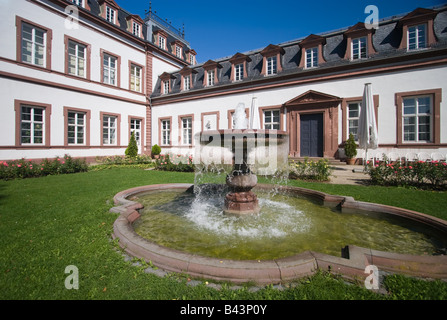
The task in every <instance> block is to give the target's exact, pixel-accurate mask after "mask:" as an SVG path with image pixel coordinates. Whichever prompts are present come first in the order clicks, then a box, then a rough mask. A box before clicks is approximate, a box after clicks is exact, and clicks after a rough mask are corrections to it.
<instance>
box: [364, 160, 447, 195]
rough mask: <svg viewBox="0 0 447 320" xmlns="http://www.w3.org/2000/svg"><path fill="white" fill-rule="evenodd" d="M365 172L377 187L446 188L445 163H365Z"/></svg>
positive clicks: (446, 164) (446, 166) (446, 174)
mask: <svg viewBox="0 0 447 320" xmlns="http://www.w3.org/2000/svg"><path fill="white" fill-rule="evenodd" d="M366 172H367V173H368V174H369V176H370V180H371V183H373V184H378V185H394V186H413V187H418V188H431V189H440V188H446V186H447V163H446V162H440V161H415V162H409V163H406V164H402V163H401V162H395V163H390V162H388V161H386V159H385V161H383V162H380V163H377V164H375V165H374V164H373V163H371V162H367V166H366Z"/></svg>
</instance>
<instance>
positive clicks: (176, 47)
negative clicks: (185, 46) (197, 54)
mask: <svg viewBox="0 0 447 320" xmlns="http://www.w3.org/2000/svg"><path fill="white" fill-rule="evenodd" d="M175 55H176V56H177V57H178V58H181V57H182V47H179V46H177V45H176V46H175Z"/></svg>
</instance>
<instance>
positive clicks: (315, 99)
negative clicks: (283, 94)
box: [284, 90, 342, 107]
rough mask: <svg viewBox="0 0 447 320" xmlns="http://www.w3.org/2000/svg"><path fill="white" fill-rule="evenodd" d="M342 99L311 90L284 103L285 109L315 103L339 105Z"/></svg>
mask: <svg viewBox="0 0 447 320" xmlns="http://www.w3.org/2000/svg"><path fill="white" fill-rule="evenodd" d="M341 100H342V99H341V98H340V97H336V96H333V95H330V94H326V93H322V92H318V91H314V90H309V91H307V92H305V93H303V94H301V95H299V96H297V97H295V98H293V99H291V100H289V101H287V102H286V103H284V106H285V107H289V106H298V105H304V104H314V103H330V104H333V103H337V104H338V103H339V102H340V101H341Z"/></svg>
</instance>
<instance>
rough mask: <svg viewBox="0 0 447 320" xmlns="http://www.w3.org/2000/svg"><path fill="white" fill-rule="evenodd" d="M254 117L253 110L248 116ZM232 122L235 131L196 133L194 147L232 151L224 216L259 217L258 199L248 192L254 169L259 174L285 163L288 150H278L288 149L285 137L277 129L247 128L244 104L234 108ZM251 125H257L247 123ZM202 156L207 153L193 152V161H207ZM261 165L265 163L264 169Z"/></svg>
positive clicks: (251, 185) (255, 178)
mask: <svg viewBox="0 0 447 320" xmlns="http://www.w3.org/2000/svg"><path fill="white" fill-rule="evenodd" d="M256 115H257V110H252V112H251V116H252V117H253V116H256ZM234 119H235V122H234V129H228V130H209V131H202V132H200V133H198V134H197V135H196V139H197V140H196V141H198V142H199V143H198V144H197V145H200V146H202V147H211V148H215V150H214V151H216V149H217V150H221V148H226V149H227V150H230V151H231V155H232V156H231V165H232V170H231V172H230V173H229V174H228V175H227V177H226V184H227V186H228V187H229V189H230V192H229V193H228V194H227V195H226V196H225V205H224V208H223V211H224V213H225V214H231V215H236V216H245V215H253V214H258V213H259V210H260V208H259V203H258V198H257V196H256V194H255V193H254V192H253V191H251V190H252V189H253V188H254V187H255V186H256V185H257V182H258V179H257V176H256V174H255V173H253V169H255V170H256V171H259V172H262V169H266V168H267V169H268V171H269V172H270V173H271V172H272V171H276V170H277V169H278V168H279V167H280V165H281V164H284V163H285V162H287V154H288V151H287V150H278V149H279V148H280V149H285V148H286V149H287V148H288V143H287V142H288V134H287V133H286V132H284V131H278V130H261V129H255V128H253V127H251V128H247V127H248V122H249V121H248V119H247V116H246V112H245V106H244V104H239V105H238V106H237V108H236V111H235V114H234ZM253 122H255V123H256V121H250V123H253ZM219 148H220V149H219ZM205 154H206V152H203V150H199V151H198V152H196V155H199V156H198V157H196V159H200V160H201V161H204V162H206V161H207V159H206V158H205V157H204V155H205ZM284 155H286V157H284ZM260 164H264V165H265V166H264V168H262V165H260ZM268 171H267V172H268Z"/></svg>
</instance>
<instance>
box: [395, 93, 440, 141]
mask: <svg viewBox="0 0 447 320" xmlns="http://www.w3.org/2000/svg"><path fill="white" fill-rule="evenodd" d="M425 98H428V99H429V112H428V113H426V112H419V111H420V110H419V99H425ZM406 100H414V108H415V110H414V111H415V112H414V113H409V112H407V113H406V111H407V110H406V109H405V101H406ZM422 117H429V121H428V126H429V131H428V132H424V133H428V134H429V135H430V138H429V139H428V140H426V139H420V134H421V132H420V126H421V125H424V124H423V123H421V118H422ZM406 119H414V123H413V124H410V125H409V124H405V121H406ZM409 126H413V127H414V132H410V133H408V134H414V139H409V138H407V136H406V132H405V129H406V127H409ZM402 141H403V143H431V142H433V97H432V96H431V95H421V96H411V97H402Z"/></svg>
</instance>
